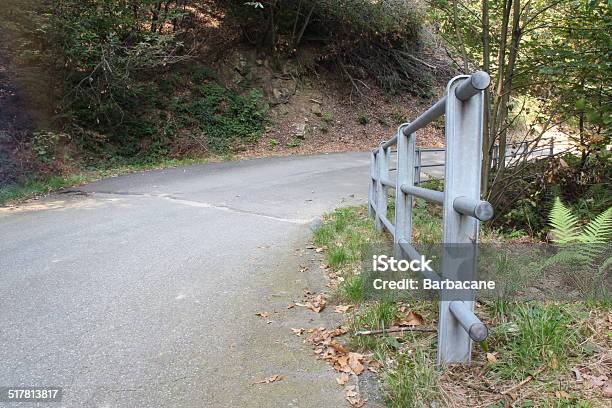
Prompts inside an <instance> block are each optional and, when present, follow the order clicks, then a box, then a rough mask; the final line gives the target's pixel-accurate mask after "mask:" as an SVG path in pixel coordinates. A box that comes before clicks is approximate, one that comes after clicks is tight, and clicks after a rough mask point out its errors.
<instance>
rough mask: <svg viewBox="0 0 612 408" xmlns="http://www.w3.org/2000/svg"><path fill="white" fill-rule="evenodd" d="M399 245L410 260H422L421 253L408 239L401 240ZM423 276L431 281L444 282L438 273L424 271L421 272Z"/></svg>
mask: <svg viewBox="0 0 612 408" xmlns="http://www.w3.org/2000/svg"><path fill="white" fill-rule="evenodd" d="M397 244H398V245H399V247H400V249H401V250H402V251H403V252H404V253H405V254H406V256H407V257H408V259H421V254H420V253H419V251H417V250H416V249H415V248H414V247H413V246H412V245H411V244H410V242H408V241H407V240H406V239H400V240H399V241H398V243H397ZM421 275H423V276H424V277H425V278H427V279H431V280H432V281H434V282H440V281H441V280H442V278H440V275H438V274H437V273H436V271H428V270H424V271H422V272H421Z"/></svg>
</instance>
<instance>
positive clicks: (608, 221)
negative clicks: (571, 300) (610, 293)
mask: <svg viewBox="0 0 612 408" xmlns="http://www.w3.org/2000/svg"><path fill="white" fill-rule="evenodd" d="M549 222H550V225H551V227H552V230H551V233H552V235H553V242H554V243H555V244H556V245H557V246H558V247H559V251H558V252H557V253H556V254H554V255H553V256H551V257H550V258H549V259H547V260H546V262H545V263H544V265H543V267H548V266H551V265H560V267H561V268H560V269H561V270H563V271H565V272H566V274H568V275H569V278H570V279H572V280H573V283H574V285H575V286H576V287H577V288H579V289H581V290H582V293H584V294H585V295H586V296H590V295H592V294H600V295H603V296H606V292H605V291H606V288H605V285H602V282H605V278H604V277H605V274H606V273H607V271H608V269H609V268H610V265H611V264H612V257H610V256H609V252H610V239H611V238H612V207H610V208H608V209H607V210H605V211H604V212H602V213H601V214H599V215H598V216H597V217H595V218H594V219H593V220H591V221H590V222H589V223H588V224H586V225H585V226H584V227H582V228H579V226H578V224H579V222H580V221H579V219H578V218H577V217H576V216H575V215H574V214H572V212H571V210H570V209H569V208H567V207H566V206H565V205H564V204H563V203H562V202H561V200H560V199H559V197H557V198H556V199H555V203H554V205H553V207H552V209H551V211H550V215H549ZM602 257H603V258H602Z"/></svg>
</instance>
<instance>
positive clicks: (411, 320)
mask: <svg viewBox="0 0 612 408" xmlns="http://www.w3.org/2000/svg"><path fill="white" fill-rule="evenodd" d="M424 322H425V320H424V319H423V316H421V315H420V314H418V313H416V312H410V313H408V315H407V316H406V317H405V318H404V319H402V320H401V321H400V322H399V323H398V325H400V326H421V325H422V324H423V323H424Z"/></svg>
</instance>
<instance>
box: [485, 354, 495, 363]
mask: <svg viewBox="0 0 612 408" xmlns="http://www.w3.org/2000/svg"><path fill="white" fill-rule="evenodd" d="M487 361H488V362H489V363H497V356H496V355H495V354H493V353H487Z"/></svg>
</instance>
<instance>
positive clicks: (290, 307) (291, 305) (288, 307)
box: [287, 303, 295, 309]
mask: <svg viewBox="0 0 612 408" xmlns="http://www.w3.org/2000/svg"><path fill="white" fill-rule="evenodd" d="M294 307H295V303H292V304H290V305H288V306H287V309H293V308H294Z"/></svg>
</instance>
